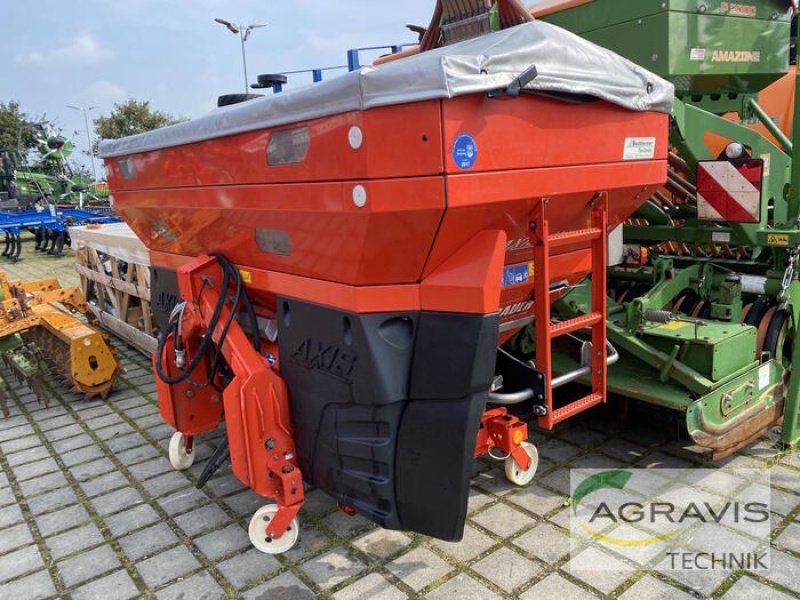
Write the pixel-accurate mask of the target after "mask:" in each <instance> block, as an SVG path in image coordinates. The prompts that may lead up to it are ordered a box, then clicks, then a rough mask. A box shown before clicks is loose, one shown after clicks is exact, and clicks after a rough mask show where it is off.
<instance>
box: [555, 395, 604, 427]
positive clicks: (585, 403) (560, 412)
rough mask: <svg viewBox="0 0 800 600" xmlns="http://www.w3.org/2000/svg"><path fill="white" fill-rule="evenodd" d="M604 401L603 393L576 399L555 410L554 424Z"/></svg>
mask: <svg viewBox="0 0 800 600" xmlns="http://www.w3.org/2000/svg"><path fill="white" fill-rule="evenodd" d="M602 403H603V395H602V394H589V395H588V396H586V397H584V398H581V399H580V400H576V401H575V402H573V403H571V404H567V405H566V406H562V407H561V408H559V409H557V410H554V411H553V425H556V424H558V423H561V421H566V420H567V419H569V418H570V417H572V416H574V415H577V414H578V413H581V412H583V411H585V410H588V409H590V408H592V407H593V406H597V405H598V404H602Z"/></svg>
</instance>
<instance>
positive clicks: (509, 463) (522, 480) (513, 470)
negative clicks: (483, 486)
mask: <svg viewBox="0 0 800 600" xmlns="http://www.w3.org/2000/svg"><path fill="white" fill-rule="evenodd" d="M522 447H523V448H524V449H525V452H527V453H528V456H530V457H531V465H530V467H529V468H528V470H527V471H523V470H522V469H521V468H520V466H519V465H518V464H517V462H516V461H515V460H514V458H513V457H511V456H509V457H508V458H507V459H506V478H507V479H508V480H509V481H510V482H511V483H513V484H516V485H520V486H523V485H528V484H529V483H530V482H531V481H533V476H534V475H536V469H538V468H539V451H538V450H537V449H536V446H534V445H533V444H529V443H528V442H522Z"/></svg>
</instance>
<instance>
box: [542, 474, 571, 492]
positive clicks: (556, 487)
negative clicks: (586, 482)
mask: <svg viewBox="0 0 800 600" xmlns="http://www.w3.org/2000/svg"><path fill="white" fill-rule="evenodd" d="M569 478H570V469H569V468H559V469H556V470H555V471H552V472H550V473H548V474H547V475H544V476H543V477H540V478H538V482H539V483H540V484H541V485H542V486H545V487H547V488H550V489H551V490H553V491H554V492H556V493H557V494H560V495H561V496H569Z"/></svg>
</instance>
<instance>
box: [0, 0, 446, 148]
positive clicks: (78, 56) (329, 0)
mask: <svg viewBox="0 0 800 600" xmlns="http://www.w3.org/2000/svg"><path fill="white" fill-rule="evenodd" d="M433 6H434V0H403V1H402V2H386V1H375V0H291V1H289V2H282V1H280V0H260V1H257V0H224V1H223V0H67V1H64V0H60V1H54V0H0V23H2V24H3V27H2V30H3V37H2V39H3V48H4V50H3V55H4V60H3V63H4V65H3V72H4V73H3V76H2V77H0V101H1V102H7V101H8V100H12V99H14V100H18V101H19V102H20V103H21V105H22V108H23V110H25V111H26V112H28V113H29V114H31V115H36V116H40V115H46V116H47V118H48V119H49V120H51V121H53V122H54V123H55V124H57V125H58V126H59V127H61V128H62V129H63V131H64V133H65V134H66V135H67V136H70V137H74V139H75V141H76V143H77V145H78V147H79V149H80V150H85V148H86V136H85V127H84V124H83V117H82V115H81V114H80V113H79V112H77V111H73V110H70V109H68V108H67V107H66V106H67V105H68V104H79V105H96V106H98V109H97V110H96V111H94V113H93V114H97V113H100V114H103V113H108V112H109V111H110V110H111V108H112V106H113V104H114V103H115V102H120V101H124V100H126V99H128V98H136V99H139V100H150V101H151V102H152V105H153V107H154V108H157V109H161V110H165V111H168V112H171V113H174V114H179V115H184V116H187V117H194V116H198V115H201V114H203V113H204V112H207V111H208V110H211V109H212V108H213V107H214V106H215V103H216V97H217V96H218V95H220V94H223V93H236V92H239V91H242V88H243V76H242V69H241V53H240V46H239V41H238V37H236V36H234V35H233V34H232V33H230V32H229V31H227V30H226V29H225V28H223V27H222V26H221V25H219V24H217V23H214V21H213V20H214V18H215V17H222V18H224V19H227V20H229V21H232V22H235V23H245V24H249V23H267V25H268V26H267V27H266V28H264V29H259V30H257V31H256V32H254V34H253V36H252V37H251V39H250V40H249V41H248V42H247V54H248V66H249V73H250V79H251V81H254V80H255V76H256V75H257V74H258V73H271V72H280V71H290V70H297V69H306V68H312V67H318V66H328V65H333V64H343V63H345V62H346V58H345V52H346V50H347V49H348V48H352V47H363V46H377V45H384V44H396V43H409V42H414V41H415V36H414V35H413V34H411V33H410V32H408V31H406V30H405V24H406V23H415V24H420V25H427V23H428V20H429V19H430V15H431V13H432V11H433ZM292 82H293V83H294V85H300V84H304V83H308V82H310V76H307V77H306V78H303V77H302V76H297V77H295V78H294V79H293V80H290V83H292ZM76 131H78V132H79V135H78V136H74V134H75V132H76Z"/></svg>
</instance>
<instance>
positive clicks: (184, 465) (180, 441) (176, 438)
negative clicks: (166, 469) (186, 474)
mask: <svg viewBox="0 0 800 600" xmlns="http://www.w3.org/2000/svg"><path fill="white" fill-rule="evenodd" d="M169 462H170V463H171V464H172V468H173V469H175V470H176V471H185V470H186V469H188V468H189V467H191V466H192V464H194V450H193V451H192V452H186V437H185V436H184V435H183V434H182V433H181V432H180V431H176V432H175V433H173V434H172V438H171V439H170V440H169Z"/></svg>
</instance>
